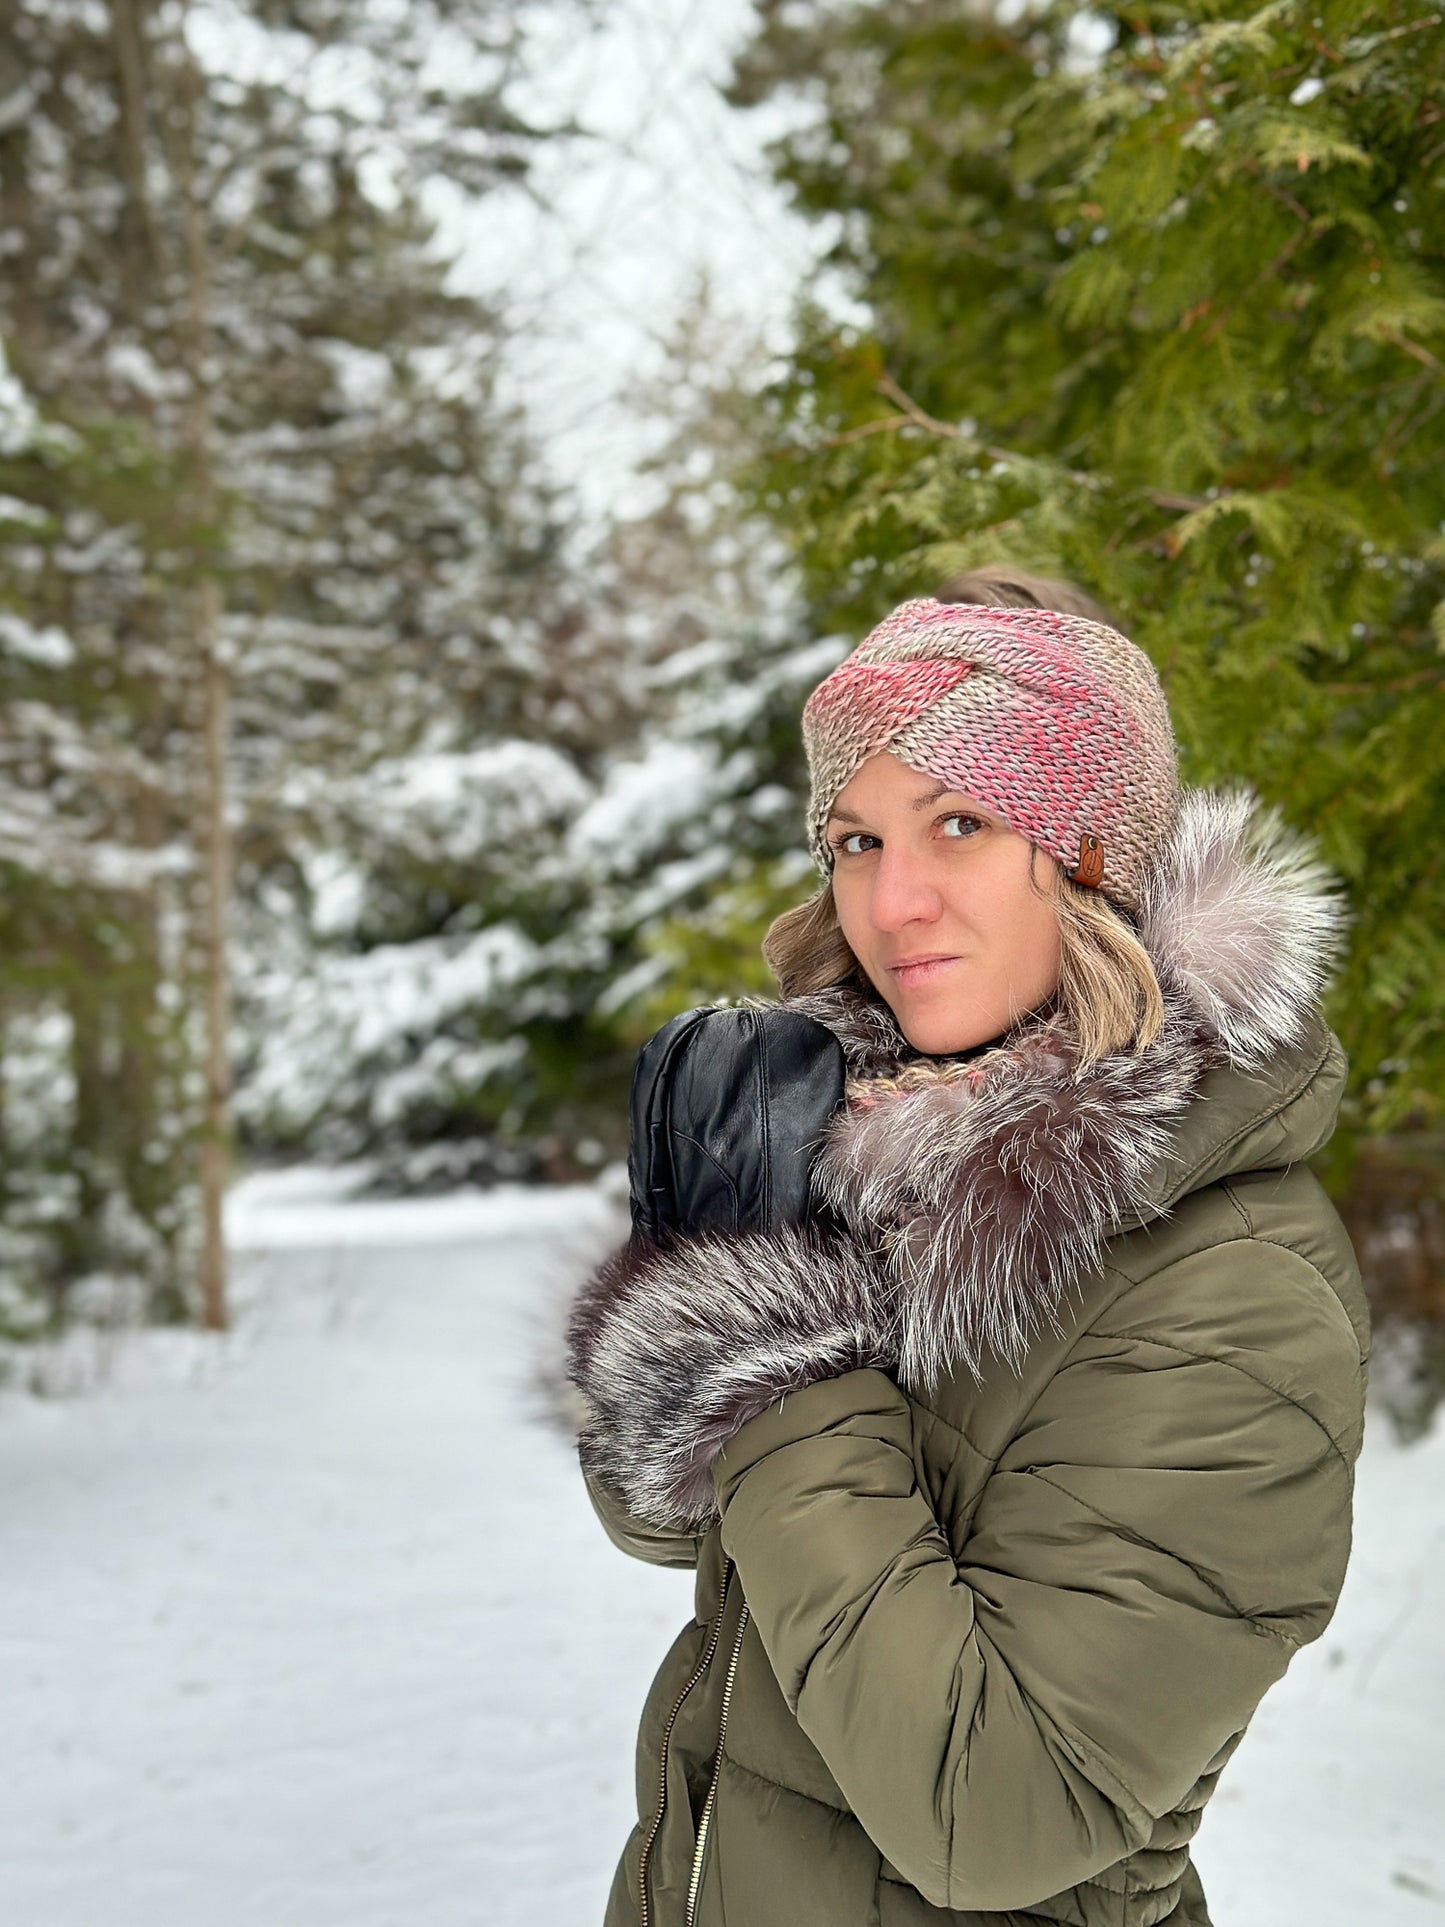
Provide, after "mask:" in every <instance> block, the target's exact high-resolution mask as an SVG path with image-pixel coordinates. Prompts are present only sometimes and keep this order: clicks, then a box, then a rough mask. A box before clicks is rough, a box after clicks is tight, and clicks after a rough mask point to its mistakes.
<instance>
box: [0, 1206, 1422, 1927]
mask: <svg viewBox="0 0 1445 1927" xmlns="http://www.w3.org/2000/svg"><path fill="white" fill-rule="evenodd" d="M235 1205H236V1209H235V1213H234V1217H233V1232H234V1238H235V1242H236V1244H237V1246H238V1248H239V1250H240V1257H239V1260H238V1272H239V1278H238V1284H239V1290H240V1298H241V1303H242V1316H241V1318H240V1320H239V1323H238V1328H237V1330H236V1332H235V1333H234V1334H232V1336H230V1337H229V1338H227V1339H226V1340H224V1341H223V1342H221V1343H213V1342H207V1341H203V1340H201V1339H199V1338H197V1337H194V1336H192V1335H190V1334H142V1335H140V1336H138V1337H133V1338H131V1339H129V1340H127V1341H125V1342H122V1343H120V1344H117V1345H116V1346H114V1347H113V1348H112V1349H111V1350H110V1352H109V1353H108V1354H107V1355H106V1356H104V1357H103V1358H102V1357H100V1356H99V1355H96V1356H89V1357H85V1358H78V1355H76V1354H71V1355H70V1356H69V1357H68V1358H67V1359H66V1360H65V1361H60V1362H59V1363H58V1364H57V1369H56V1371H55V1373H54V1375H53V1377H52V1383H54V1384H56V1385H58V1386H67V1387H69V1388H70V1389H68V1391H67V1392H66V1395H64V1396H55V1397H49V1398H31V1397H23V1396H19V1395H17V1394H14V1393H12V1394H9V1395H7V1396H5V1397H3V1398H0V1464H3V1466H4V1469H5V1478H4V1486H3V1496H0V1559H3V1570H4V1574H5V1580H4V1584H3V1586H0V1680H3V1687H0V1704H3V1706H4V1709H5V1717H4V1722H3V1744H0V1921H3V1922H4V1923H5V1924H6V1927H423V1924H424V1927H522V1923H526V1924H527V1927H585V1923H587V1922H588V1921H596V1920H598V1919H600V1915H601V1905H602V1897H603V1895H604V1893H605V1890H606V1884H607V1881H608V1879H609V1877H610V1873H611V1867H612V1863H613V1859H614V1857H615V1854H616V1851H617V1849H618V1847H619V1845H620V1843H621V1840H622V1837H623V1835H624V1833H625V1831H626V1826H627V1823H628V1813H629V1806H630V1800H631V1766H632V1762H631V1747H632V1740H633V1735H634V1730H635V1726H636V1719H637V1714H638V1711H639V1709H640V1706H641V1701H642V1695H643V1691H644V1689H645V1686H646V1683H647V1680H648V1679H649V1677H650V1675H651V1671H652V1668H653V1666H654V1665H655V1663H656V1660H657V1659H658V1657H659V1656H660V1654H661V1652H662V1651H663V1648H664V1647H665V1645H666V1643H667V1641H668V1639H669V1638H670V1637H671V1636H672V1633H673V1632H674V1630H675V1629H676V1627H677V1626H678V1625H679V1624H680V1623H681V1622H682V1620H683V1618H684V1617H685V1616H686V1613H687V1611H688V1606H689V1596H690V1593H689V1581H688V1578H687V1577H686V1576H685V1575H680V1574H673V1573H664V1572H657V1571H653V1570H651V1569H648V1568H645V1567H642V1566H638V1565H634V1564H633V1563H632V1562H631V1561H629V1560H627V1559H624V1558H623V1557H622V1556H621V1555H619V1554H617V1553H615V1552H613V1550H612V1548H611V1547H610V1546H609V1545H608V1544H607V1542H606V1540H605V1539H604V1538H603V1536H602V1534H601V1531H600V1529H599V1528H598V1527H597V1526H596V1525H595V1523H594V1521H593V1519H592V1515H591V1512H590V1510H589V1508H588V1506H587V1504H586V1501H585V1498H584V1497H583V1495H582V1492H581V1490H580V1486H579V1482H578V1480H577V1478H576V1475H575V1472H574V1469H573V1464H572V1460H571V1455H570V1452H569V1450H568V1448H567V1446H566V1445H565V1444H564V1443H563V1442H562V1440H561V1439H560V1438H559V1437H558V1436H556V1435H555V1434H554V1433H552V1432H550V1431H548V1430H547V1429H545V1428H544V1427H543V1426H542V1425H541V1424H539V1423H538V1422H537V1420H536V1418H535V1416H534V1395H533V1393H532V1392H531V1389H530V1384H529V1377H530V1361H531V1359H532V1358H533V1356H534V1355H535V1353H536V1350H537V1345H538V1339H539V1334H540V1333H542V1332H545V1330H546V1329H547V1328H548V1325H549V1323H550V1321H551V1319H552V1317H553V1315H554V1314H553V1309H552V1308H553V1307H554V1306H555V1303H556V1300H557V1294H558V1289H559V1280H560V1279H561V1278H562V1277H563V1276H564V1275H565V1273H566V1271H567V1269H568V1267H569V1265H570V1266H575V1265H576V1264H577V1262H578V1261H579V1254H581V1253H584V1252H585V1251H587V1250H588V1249H595V1248H596V1247H597V1245H598V1243H599V1242H600V1241H601V1240H602V1239H603V1238H604V1237H605V1235H606V1225H607V1219H608V1214H607V1211H606V1208H605V1207H604V1205H603V1204H602V1202H601V1200H600V1199H599V1197H598V1196H597V1194H596V1193H595V1192H591V1191H585V1190H577V1191H567V1192H525V1191H519V1190H505V1191H500V1192H497V1193H493V1194H491V1195H490V1196H487V1197H454V1198H442V1199H436V1200H429V1201H419V1202H415V1203H409V1204H399V1205H391V1204H387V1205H376V1204H348V1203H345V1202H342V1201H340V1200H339V1199H338V1198H337V1197H336V1196H335V1194H334V1188H333V1189H328V1187H327V1186H326V1185H325V1184H324V1182H322V1181H320V1180H318V1179H317V1178H316V1176H315V1174H304V1173H303V1174H291V1175H289V1176H286V1177H284V1178H281V1179H270V1180H266V1181H262V1182H255V1183H252V1184H250V1185H248V1186H245V1187H243V1188H242V1190H241V1192H240V1194H239V1195H238V1197H237V1198H236V1200H235ZM1442 1580H1445V1433H1442V1432H1439V1431H1437V1434H1436V1435H1435V1437H1434V1438H1433V1439H1432V1440H1430V1441H1428V1442H1427V1443H1426V1444H1424V1445H1422V1446H1418V1447H1415V1448H1412V1449H1411V1450H1409V1451H1403V1450H1401V1449H1399V1448H1397V1447H1395V1446H1394V1445H1393V1444H1392V1443H1391V1441H1390V1440H1389V1438H1388V1436H1387V1434H1386V1432H1385V1429H1384V1427H1383V1425H1377V1426H1376V1427H1375V1428H1374V1430H1373V1432H1372V1435H1371V1439H1370V1442H1369V1445H1368V1447H1367V1449H1366V1454H1365V1459H1364V1462H1363V1465H1362V1469H1361V1475H1360V1504H1359V1528H1358V1540H1357V1550H1356V1555H1355V1561H1354V1565H1353V1567H1352V1571H1351V1576H1350V1581H1349V1585H1348V1588H1347V1591H1346V1595H1345V1599H1344V1601H1343V1603H1342V1605H1341V1608H1340V1612H1339V1614H1338V1616H1337V1618H1336V1620H1335V1623H1334V1625H1333V1626H1332V1628H1331V1629H1330V1632H1329V1633H1328V1634H1327V1635H1326V1637H1325V1639H1324V1640H1323V1641H1321V1642H1320V1644H1319V1645H1318V1646H1316V1647H1315V1648H1313V1649H1311V1650H1310V1651H1309V1652H1307V1653H1306V1654H1304V1655H1302V1656H1301V1658H1300V1659H1299V1660H1298V1661H1297V1662H1296V1664H1295V1666H1294V1668H1293V1670H1292V1672H1291V1674H1290V1676H1289V1678H1288V1679H1287V1680H1286V1681H1285V1683H1284V1685H1283V1686H1281V1687H1280V1688H1278V1689H1277V1690H1276V1692H1275V1693H1274V1694H1273V1696H1272V1697H1271V1698H1270V1699H1269V1700H1268V1701H1267V1702H1266V1704H1265V1707H1264V1708H1263V1710H1262V1711H1261V1713H1260V1715H1259V1718H1258V1720H1257V1721H1256V1724H1255V1728H1254V1731H1253V1733H1252V1734H1251V1736H1250V1738H1249V1740H1248V1741H1246V1743H1245V1746H1244V1748H1243V1749H1242V1750H1241V1752H1240V1755H1239V1757H1238V1759H1237V1760H1236V1761H1235V1762H1234V1764H1233V1765H1232V1766H1231V1768H1230V1770H1229V1772H1228V1774H1227V1776H1226V1778H1225V1781H1224V1783H1223V1785H1222V1786H1221V1789H1220V1791H1219V1793H1218V1795H1217V1796H1216V1798H1215V1800H1214V1803H1213V1805H1212V1807H1211V1809H1210V1812H1209V1815H1208V1817H1207V1819H1206V1822H1205V1827H1204V1832H1203V1840H1202V1845H1201V1850H1200V1860H1201V1865H1202V1868H1203V1871H1204V1875H1205V1879H1206V1884H1207V1885H1208V1887H1209V1890H1210V1895H1211V1902H1212V1907H1213V1912H1214V1916H1215V1919H1216V1921H1217V1922H1218V1923H1219V1927H1294V1924H1295V1923H1299V1927H1306V1923H1307V1924H1308V1927H1360V1923H1362V1922H1365V1921H1368V1922H1370V1923H1371V1927H1410V1924H1411V1923H1421V1924H1422V1927H1423V1924H1424V1923H1428V1922H1430V1921H1433V1920H1439V1919H1441V1918H1442V1917H1445V1843H1442V1839H1441V1828H1440V1815H1441V1814H1442V1813H1445V1753H1442V1749H1441V1746H1440V1744H1439V1738H1438V1736H1439V1733H1440V1731H1441V1728H1442V1725H1445V1642H1442V1640H1441V1639H1440V1637H1439V1630H1438V1629H1439V1625H1440V1604H1441V1598H1442Z"/></svg>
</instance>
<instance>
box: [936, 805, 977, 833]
mask: <svg viewBox="0 0 1445 1927" xmlns="http://www.w3.org/2000/svg"><path fill="white" fill-rule="evenodd" d="M939 821H940V822H941V823H942V824H943V826H944V830H943V833H944V835H945V836H965V837H966V836H976V835H977V833H978V832H979V831H980V830H981V829H982V828H983V826H984V825H983V819H982V817H978V816H970V815H969V814H968V812H967V811H966V810H955V811H954V812H953V813H952V815H951V816H943V817H940V818H939Z"/></svg>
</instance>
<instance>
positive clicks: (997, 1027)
mask: <svg viewBox="0 0 1445 1927" xmlns="http://www.w3.org/2000/svg"><path fill="white" fill-rule="evenodd" d="M884 1001H885V1002H886V1003H887V1004H888V1007H889V1009H890V1010H891V1011H892V1012H893V1015H894V1016H895V1017H896V1018H897V1020H898V1028H899V1029H900V1030H901V1031H902V1032H903V1035H904V1037H905V1038H906V1039H907V1040H908V1042H909V1043H910V1044H911V1045H912V1046H913V1048H914V1050H916V1051H921V1052H922V1053H923V1055H924V1056H925V1057H953V1056H956V1055H957V1053H958V1052H959V1051H965V1050H973V1049H975V1048H976V1047H977V1046H978V1045H979V1044H987V1043H988V1042H989V1041H990V1040H991V1039H992V1038H995V1037H1001V1036H1002V1035H1003V1033H1004V1032H1005V1031H1006V1030H1007V1029H1008V1018H1007V1016H1004V1017H1002V1018H1000V1019H999V1021H998V1022H997V1023H993V1022H992V1021H991V1020H990V1019H988V1018H987V1017H980V1016H979V1015H977V1014H974V1015H972V1016H969V1017H960V1016H959V1015H958V1014H957V1013H956V1012H950V1011H948V1010H946V1009H943V1010H941V1009H934V1010H930V1009H927V1008H922V1009H920V1008H919V1007H918V1006H917V1005H916V1004H907V1003H904V1001H903V1000H902V999H901V998H896V999H895V998H885V1000H884Z"/></svg>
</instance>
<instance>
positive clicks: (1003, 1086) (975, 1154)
mask: <svg viewBox="0 0 1445 1927" xmlns="http://www.w3.org/2000/svg"><path fill="white" fill-rule="evenodd" d="M1212 1061H1213V1053H1212V1052H1211V1051H1210V1049H1209V1048H1208V1045H1207V1044H1206V1043H1205V1042H1204V1040H1203V1039H1202V1037H1201V1034H1200V1028H1199V1025H1198V1022H1197V1020H1196V1019H1195V1018H1194V1016H1193V1013H1192V1012H1191V1011H1190V1010H1189V1009H1188V1007H1187V1006H1186V1005H1185V1004H1184V1002H1183V1000H1182V999H1181V998H1179V997H1178V996H1177V994H1176V995H1175V996H1174V997H1173V998H1171V999H1168V1000H1167V1001H1166V1018H1165V1026H1164V1030H1163V1032H1162V1034H1161V1035H1160V1037H1159V1038H1158V1039H1157V1040H1156V1042H1155V1043H1154V1044H1153V1045H1152V1046H1151V1047H1150V1048H1149V1049H1148V1050H1147V1051H1144V1052H1141V1053H1139V1054H1138V1055H1128V1054H1125V1053H1120V1054H1119V1055H1118V1056H1115V1057H1110V1058H1106V1059H1105V1060H1104V1061H1103V1062H1102V1063H1100V1064H1097V1065H1095V1066H1093V1067H1092V1069H1091V1070H1089V1071H1088V1072H1086V1073H1085V1074H1084V1075H1083V1076H1082V1077H1080V1076H1078V1075H1077V1074H1076V1072H1075V1069H1074V1063H1073V1056H1072V1047H1071V1045H1070V1044H1069V1043H1068V1042H1067V1040H1065V1039H1064V1038H1062V1037H1061V1036H1060V1035H1059V1034H1057V1033H1055V1032H1053V1031H1050V1030H1048V1029H1047V1028H1040V1029H1038V1030H1036V1031H1034V1032H1033V1033H1031V1034H1029V1035H1028V1036H1026V1037H1023V1038H1021V1039H1019V1040H1017V1041H1016V1042H1015V1044H1014V1045H1013V1046H1012V1047H1011V1048H1009V1049H1007V1050H1005V1049H1000V1050H997V1051H993V1052H991V1053H989V1055H988V1057H987V1058H984V1059H980V1060H979V1062H978V1065H977V1068H976V1071H975V1073H974V1075H973V1076H971V1077H969V1078H967V1079H965V1080H961V1081H957V1082H942V1081H940V1082H937V1083H934V1084H933V1085H931V1086H925V1087H924V1088H923V1089H921V1090H910V1091H906V1092H899V1093H895V1094H889V1095H886V1096H883V1097H882V1098H880V1100H879V1101H878V1102H877V1103H876V1104H874V1105H872V1106H870V1107H868V1108H866V1109H856V1110H850V1111H847V1112H842V1113H840V1114H839V1116H838V1117H837V1118H836V1120H835V1121H834V1123H833V1124H832V1125H831V1126H830V1127H829V1132H828V1136H827V1139H826V1141H825V1144H824V1147H823V1150H822V1153H821V1155H820V1157H819V1160H818V1164H817V1166H816V1167H815V1181H816V1185H817V1189H818V1194H819V1196H820V1198H821V1199H822V1201H823V1202H824V1203H825V1204H827V1205H828V1206H829V1207H830V1208H831V1209H832V1210H833V1211H834V1212H835V1213H836V1214H837V1216H838V1217H839V1218H840V1219H841V1220H842V1221H843V1223H844V1224H845V1225H846V1226H847V1227H848V1229H849V1231H850V1232H851V1233H852V1234H853V1235H854V1236H855V1237H856V1238H857V1239H858V1240H859V1241H860V1243H864V1244H868V1245H871V1246H872V1247H873V1248H874V1249H875V1250H876V1252H877V1253H878V1258H879V1262H880V1264H881V1266H882V1269H883V1271H884V1275H885V1277H886V1279H887V1280H888V1284H889V1287H890V1293H891V1294H892V1295H894V1296H895V1302H896V1306H897V1318H898V1334H899V1335H898V1376H899V1378H900V1380H901V1381H902V1382H903V1383H904V1384H906V1385H911V1386H916V1387H918V1388H920V1389H927V1388H928V1387H929V1386H931V1385H933V1384H935V1383H936V1382H937V1381H938V1380H939V1379H940V1378H941V1377H942V1376H943V1375H944V1374H945V1373H946V1372H948V1371H950V1370H952V1369H953V1368H954V1367H956V1366H962V1367H964V1368H965V1369H967V1370H969V1371H972V1372H975V1373H978V1372H980V1371H982V1370H983V1369H985V1361H986V1359H988V1358H989V1357H993V1358H997V1359H1001V1360H1002V1361H1004V1362H1005V1363H1006V1364H1008V1365H1010V1366H1013V1367H1015V1368H1017V1367H1018V1366H1019V1364H1020V1363H1021V1362H1022V1359H1023V1357H1024V1354H1025V1352H1026V1351H1027V1349H1028V1347H1029V1344H1030V1343H1031V1341H1032V1340H1033V1338H1034V1337H1035V1336H1036V1334H1037V1332H1038V1331H1039V1329H1040V1327H1041V1326H1043V1325H1046V1324H1050V1323H1053V1324H1057V1322H1058V1307H1059V1304H1060V1302H1061V1301H1062V1299H1063V1297H1064V1295H1065V1293H1066V1292H1067V1291H1068V1289H1069V1288H1070V1286H1071V1285H1073V1284H1074V1283H1075V1282H1076V1280H1077V1279H1078V1278H1079V1277H1080V1276H1081V1275H1082V1274H1083V1273H1084V1272H1085V1271H1086V1270H1088V1269H1090V1268H1091V1267H1092V1266H1093V1265H1094V1264H1095V1263H1096V1262H1097V1260H1098V1257H1099V1253H1100V1251H1101V1250H1102V1247H1103V1244H1104V1241H1105V1239H1106V1238H1107V1237H1109V1236H1110V1235H1111V1234H1112V1233H1114V1232H1116V1231H1118V1230H1120V1229H1122V1228H1123V1227H1124V1226H1125V1225H1127V1224H1130V1223H1131V1222H1138V1221H1140V1220H1142V1219H1143V1218H1144V1217H1145V1216H1147V1215H1149V1213H1150V1211H1151V1210H1152V1209H1153V1207H1152V1206H1151V1204H1150V1199H1149V1191H1148V1185H1147V1179H1148V1178H1149V1176H1150V1174H1151V1172H1152V1171H1153V1170H1154V1169H1155V1168H1156V1166H1157V1164H1158V1163H1159V1161H1160V1160H1161V1159H1162V1158H1163V1156H1164V1155H1165V1153H1166V1152H1167V1150H1168V1148H1169V1144H1170V1140H1171V1136H1172V1131H1173V1127H1174V1125H1175V1123H1176V1122H1177V1120H1178V1119H1179V1117H1180V1116H1181V1115H1182V1113H1183V1112H1184V1110H1185V1109H1186V1108H1187V1106H1188V1104H1189V1103H1190V1101H1191V1099H1192V1098H1193V1096H1194V1093H1195V1091H1196V1090H1197V1089H1198V1087H1199V1082H1200V1079H1201V1078H1202V1077H1203V1075H1204V1073H1205V1071H1206V1070H1207V1069H1208V1068H1209V1065H1210V1063H1211V1062H1212Z"/></svg>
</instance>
